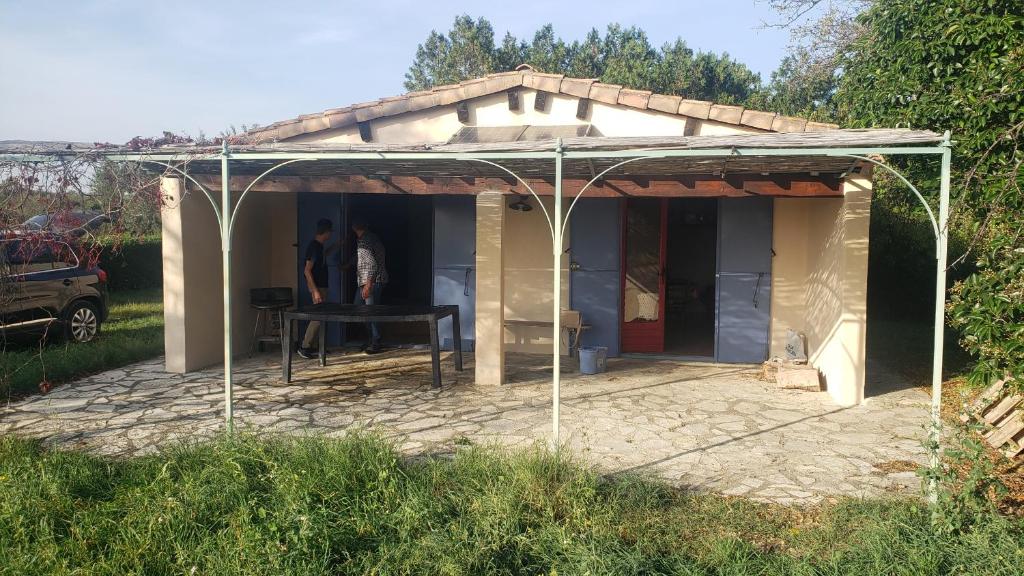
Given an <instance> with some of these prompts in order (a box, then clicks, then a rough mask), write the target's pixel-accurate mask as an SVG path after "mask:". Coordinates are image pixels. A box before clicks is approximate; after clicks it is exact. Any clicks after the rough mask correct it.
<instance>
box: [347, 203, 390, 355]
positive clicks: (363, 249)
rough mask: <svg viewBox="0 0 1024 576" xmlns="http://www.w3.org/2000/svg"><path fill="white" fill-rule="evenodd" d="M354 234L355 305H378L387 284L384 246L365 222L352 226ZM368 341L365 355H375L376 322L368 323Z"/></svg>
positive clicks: (377, 333)
mask: <svg viewBox="0 0 1024 576" xmlns="http://www.w3.org/2000/svg"><path fill="white" fill-rule="evenodd" d="M352 231H353V232H355V233H356V238H357V241H356V283H357V284H358V285H359V289H358V290H356V296H355V303H356V304H366V305H373V304H380V303H381V301H380V293H381V291H382V290H384V286H385V285H386V284H387V283H388V270H387V267H386V266H385V262H384V257H385V253H384V244H382V243H381V241H380V238H378V237H377V235H376V234H374V233H373V232H371V231H370V230H369V228H367V226H366V223H365V222H359V221H357V222H355V223H353V224H352ZM368 328H369V341H368V342H367V343H366V353H367V354H375V353H377V352H379V351H380V329H379V328H378V326H377V323H376V322H370V323H369V326H368Z"/></svg>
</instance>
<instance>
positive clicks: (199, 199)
mask: <svg viewBox="0 0 1024 576" xmlns="http://www.w3.org/2000/svg"><path fill="white" fill-rule="evenodd" d="M160 189H161V193H162V195H163V198H164V208H163V210H162V211H161V229H162V235H163V275H164V350H165V366H166V369H167V371H168V372H176V373H183V372H189V371H192V370H196V369H199V368H203V367H206V366H210V365H212V364H217V363H219V362H221V361H222V354H221V350H222V348H223V342H222V341H221V335H222V334H223V332H224V329H223V326H224V324H223V320H222V312H221V311H222V305H221V303H220V298H219V295H220V294H221V284H222V281H221V263H220V233H219V231H218V225H217V217H216V215H214V213H213V208H212V207H211V206H210V203H209V201H207V199H206V197H205V196H203V194H202V192H199V191H189V192H186V188H185V186H184V184H183V181H182V180H181V179H179V178H163V179H161V181H160Z"/></svg>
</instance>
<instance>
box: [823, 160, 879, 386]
mask: <svg viewBox="0 0 1024 576" xmlns="http://www.w3.org/2000/svg"><path fill="white" fill-rule="evenodd" d="M843 192H844V194H845V196H846V197H845V199H844V202H843V210H842V213H841V218H842V228H843V248H842V259H843V267H842V274H841V276H840V284H841V287H842V293H843V312H842V321H841V324H840V327H839V334H838V338H837V342H839V343H840V344H839V345H840V347H841V350H842V351H841V353H840V354H837V355H836V356H837V357H838V358H840V359H842V362H843V372H844V377H843V379H842V382H841V384H840V385H839V386H836V387H834V389H832V390H829V393H830V394H831V395H832V398H833V399H834V400H835V401H836V402H838V403H839V404H842V405H844V406H849V405H853V404H859V403H861V402H863V401H864V381H865V365H866V363H867V325H868V234H869V229H870V227H871V176H870V171H867V172H866V173H865V174H858V175H855V176H854V177H851V178H847V180H846V181H845V182H844V183H843Z"/></svg>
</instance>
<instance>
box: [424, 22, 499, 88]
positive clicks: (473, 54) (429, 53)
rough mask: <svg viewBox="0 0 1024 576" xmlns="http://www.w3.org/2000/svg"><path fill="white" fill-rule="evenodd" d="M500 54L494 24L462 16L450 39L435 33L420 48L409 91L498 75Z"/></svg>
mask: <svg viewBox="0 0 1024 576" xmlns="http://www.w3.org/2000/svg"><path fill="white" fill-rule="evenodd" d="M503 47H504V45H503ZM497 52H498V51H497V50H496V49H495V47H494V29H493V28H491V23H490V22H488V21H487V20H485V19H483V18H479V19H477V20H475V21H474V20H473V19H472V18H470V17H469V16H467V15H462V16H458V17H457V18H455V23H454V24H453V25H452V29H451V31H450V32H449V33H448V36H445V35H444V34H438V33H437V32H436V31H433V32H431V33H430V35H429V36H427V40H426V42H424V43H423V44H420V45H419V46H418V47H417V48H416V59H415V61H413V64H412V66H411V67H409V72H407V73H406V74H405V87H406V89H407V90H410V91H414V90H425V89H428V88H430V87H432V86H438V85H442V84H451V83H454V82H458V81H460V80H465V79H467V78H476V77H478V76H483V75H485V74H489V73H491V72H493V71H494V62H495V56H497V54H496V53H497Z"/></svg>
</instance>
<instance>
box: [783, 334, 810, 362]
mask: <svg viewBox="0 0 1024 576" xmlns="http://www.w3.org/2000/svg"><path fill="white" fill-rule="evenodd" d="M786 360H792V361H794V362H807V353H806V352H804V336H803V334H799V333H797V331H796V330H793V329H792V328H791V329H789V330H786Z"/></svg>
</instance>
